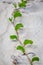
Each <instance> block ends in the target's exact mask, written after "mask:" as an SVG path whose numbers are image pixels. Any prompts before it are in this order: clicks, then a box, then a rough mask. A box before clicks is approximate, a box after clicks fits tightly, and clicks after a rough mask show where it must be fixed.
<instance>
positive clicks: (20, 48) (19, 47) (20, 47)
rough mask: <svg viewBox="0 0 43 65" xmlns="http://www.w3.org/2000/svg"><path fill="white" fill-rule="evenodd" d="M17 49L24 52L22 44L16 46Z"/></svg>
mask: <svg viewBox="0 0 43 65" xmlns="http://www.w3.org/2000/svg"><path fill="white" fill-rule="evenodd" d="M17 50H20V51H22V52H23V53H24V52H25V49H24V48H23V47H22V46H20V45H19V46H17Z"/></svg>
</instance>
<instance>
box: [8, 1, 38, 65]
mask: <svg viewBox="0 0 43 65" xmlns="http://www.w3.org/2000/svg"><path fill="white" fill-rule="evenodd" d="M26 5H27V1H26V0H21V2H19V3H18V7H19V8H17V4H16V3H13V6H14V8H15V9H14V11H13V14H12V17H11V18H9V21H10V22H11V23H12V24H13V27H14V29H15V32H16V35H15V34H14V35H10V39H11V40H17V41H19V43H20V45H18V46H17V47H16V49H17V50H20V51H21V52H22V53H23V55H25V56H26V57H27V59H28V61H29V62H30V65H33V62H34V61H39V57H37V56H34V57H32V59H30V58H29V56H28V55H29V53H27V52H26V49H25V46H26V45H29V44H30V45H32V44H33V41H32V40H29V39H25V40H24V42H23V43H22V42H21V40H20V39H19V33H18V31H19V30H20V29H21V28H23V27H24V26H23V24H22V23H18V24H16V25H15V19H16V18H17V17H22V13H21V11H20V10H19V9H21V8H25V7H26ZM30 54H34V53H31V52H30ZM13 63H14V64H15V65H16V62H15V61H14V62H13Z"/></svg>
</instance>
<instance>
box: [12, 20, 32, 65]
mask: <svg viewBox="0 0 43 65" xmlns="http://www.w3.org/2000/svg"><path fill="white" fill-rule="evenodd" d="M14 21H15V19H14V20H13V23H12V22H11V23H12V24H13V26H14V27H15V23H14ZM15 32H16V35H17V37H18V41H19V43H20V44H21V45H22V46H23V47H24V48H25V46H24V45H23V44H22V42H21V40H20V39H19V33H18V32H17V31H15ZM25 55H26V57H27V59H28V61H29V62H30V65H33V64H32V62H31V59H30V58H29V56H28V54H27V52H26V51H25ZM15 65H16V64H15Z"/></svg>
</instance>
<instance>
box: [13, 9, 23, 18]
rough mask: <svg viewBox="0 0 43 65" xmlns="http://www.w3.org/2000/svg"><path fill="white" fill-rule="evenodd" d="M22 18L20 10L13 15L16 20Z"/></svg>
mask: <svg viewBox="0 0 43 65" xmlns="http://www.w3.org/2000/svg"><path fill="white" fill-rule="evenodd" d="M21 16H22V14H21V12H20V11H19V10H16V11H15V12H14V14H13V17H14V18H16V17H21Z"/></svg>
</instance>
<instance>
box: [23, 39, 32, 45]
mask: <svg viewBox="0 0 43 65" xmlns="http://www.w3.org/2000/svg"><path fill="white" fill-rule="evenodd" d="M27 44H33V41H32V40H28V39H26V40H25V41H24V45H27Z"/></svg>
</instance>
